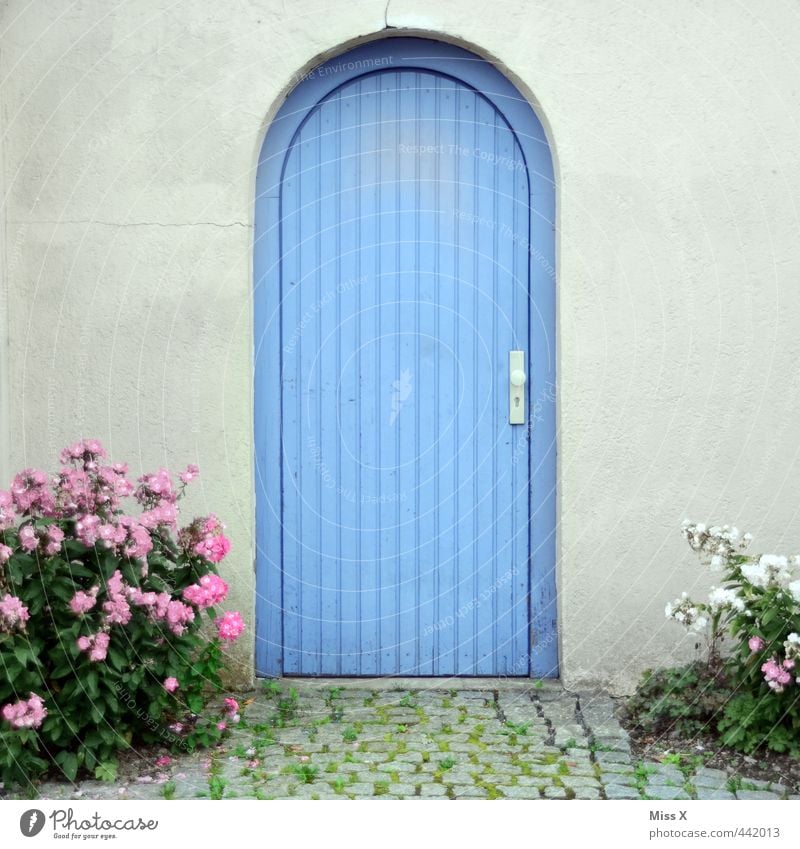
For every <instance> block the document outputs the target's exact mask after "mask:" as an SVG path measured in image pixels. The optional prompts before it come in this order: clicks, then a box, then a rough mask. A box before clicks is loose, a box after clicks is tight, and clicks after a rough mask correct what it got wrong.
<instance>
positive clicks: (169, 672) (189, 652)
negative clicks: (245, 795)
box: [0, 519, 222, 788]
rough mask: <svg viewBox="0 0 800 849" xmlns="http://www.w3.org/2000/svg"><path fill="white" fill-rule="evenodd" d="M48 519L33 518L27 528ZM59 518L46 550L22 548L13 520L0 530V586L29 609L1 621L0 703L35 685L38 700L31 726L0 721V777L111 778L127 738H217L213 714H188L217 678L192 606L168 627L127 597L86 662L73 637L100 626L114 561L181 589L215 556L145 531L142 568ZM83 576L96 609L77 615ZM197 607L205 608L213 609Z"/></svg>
mask: <svg viewBox="0 0 800 849" xmlns="http://www.w3.org/2000/svg"><path fill="white" fill-rule="evenodd" d="M52 523H53V520H49V519H36V520H34V521H33V524H34V526H35V527H37V528H38V527H40V526H41V527H45V526H47V525H48V524H52ZM58 524H59V525H60V526H62V528H63V530H64V533H65V537H66V539H65V542H64V545H63V547H62V551H61V553H60V554H58V555H56V556H49V557H47V556H44V555H43V554H41V553H38V552H37V553H34V554H26V553H24V552H23V551H22V550H21V549H20V547H19V545H18V539H17V533H16V531H15V530H14V529H11V530H5V531H3V532H0V543H5V544H7V545H9V546H10V547H12V548H13V549H14V550H15V553H14V554H13V556H11V558H10V559H9V560H8V562H7V563H5V564H4V565H3V566H2V567H0V597H2V596H3V594H4V593H5V592H8V593H11V594H13V595H14V596H16V597H17V598H19V599H20V600H21V601H22V603H23V604H24V605H25V606H26V607H27V608H28V611H29V619H28V621H27V622H26V623H25V628H24V630H22V629H18V630H11V631H2V630H0V668H2V669H3V675H2V676H0V705H4V704H7V703H14V702H16V701H17V700H18V699H26V698H27V697H28V696H29V694H31V693H36V694H39V695H41V696H42V697H43V698H44V700H45V706H46V709H47V711H48V715H47V717H46V719H45V720H44V722H43V723H42V725H41V727H40V728H38V729H36V730H33V729H14V728H12V727H11V726H10V725H9V724H8V723H6V722H2V721H0V781H2V782H5V783H6V785H21V786H24V787H28V788H30V786H31V785H32V784H33V782H35V781H36V779H37V778H38V777H39V776H40V775H41V774H42V773H43V772H45V771H46V770H48V769H50V770H51V771H53V772H54V773H55V774H56V775H60V776H62V777H64V778H67V779H68V780H70V781H74V780H75V779H76V778H77V777H78V776H79V774H85V773H87V772H88V773H90V774H93V775H95V776H96V777H98V778H99V779H101V780H112V776H113V774H114V771H115V770H116V762H117V755H118V753H119V752H120V751H123V750H125V749H129V748H131V747H132V746H136V745H138V744H154V743H159V744H162V745H167V746H170V747H173V748H178V749H180V748H184V749H185V748H189V749H193V748H195V747H196V746H198V745H210V744H213V743H215V742H217V741H218V740H219V739H220V737H221V735H222V732H221V731H219V730H217V728H216V722H210V721H209V722H207V721H205V720H203V719H201V718H199V717H197V716H194V717H192V716H191V715H192V714H194V715H197V714H200V713H201V711H202V710H203V708H204V706H205V704H206V699H207V695H208V691H209V689H210V690H219V689H220V687H221V682H220V677H219V671H220V668H221V666H222V655H221V652H220V647H219V643H218V642H217V641H216V640H214V641H212V642H207V639H206V638H205V637H203V636H202V635H201V634H200V627H201V623H202V616H201V615H196V616H195V619H194V621H193V622H190V623H188V625H187V627H186V630H185V631H184V633H183V634H181V635H176V634H174V633H172V631H170V630H169V628H168V627H167V623H166V621H165V620H163V619H161V620H158V621H156V620H155V619H154V618H153V617H152V616H150V615H148V613H147V611H146V609H145V608H144V607H141V606H135V605H131V614H132V615H131V619H130V621H129V622H128V623H127V624H125V625H113V626H111V629H110V645H109V648H108V653H107V656H106V658H105V659H104V660H102V661H100V662H95V661H92V660H91V659H90V658H89V656H88V652H86V651H81V650H80V649H79V647H78V644H77V641H78V638H79V637H82V636H89V635H92V634H95V633H97V632H99V631H101V630H102V628H103V625H102V619H101V617H102V611H101V604H100V601H102V599H103V597H104V596H103V591H104V589H105V584H106V581H107V580H108V579H109V578H110V577H111V576H112V575H113V574H114V573H115V572H116V571H117V570H119V572H120V573H121V575H122V578H123V580H124V581H125V583H126V584H127V585H128V586H131V587H137V588H139V589H140V590H141V591H142V592H153V593H162V592H167V593H169V594H170V596H171V597H173V598H179V597H180V593H181V591H182V590H183V588H184V587H186V586H188V585H189V584H192V583H194V582H196V581H197V580H198V579H199V578H200V577H201V576H202V575H204V574H207V573H208V572H212V571H215V569H214V567H213V566H212V565H211V564H210V563H208V562H207V561H205V560H203V559H202V558H200V557H197V556H190V555H187V554H186V553H185V552H183V551H182V550H179V548H178V547H177V546H176V544H175V542H174V541H173V540H172V539H171V538H170V537H169V536H168V535H165V534H161V533H160V532H159V531H152V532H151V538H152V540H153V550H152V551H151V552H150V553H149V554H148V555H147V568H146V569H143V568H142V564H141V562H138V561H134V560H131V559H128V558H125V557H122V556H118V555H116V554H114V552H113V551H110V550H105V549H103V548H101V547H100V546H97V547H92V548H89V547H86V546H84V545H82V544H81V543H80V542H78V541H77V540H75V539H74V538H71V536H72V533H73V532H72V528H71V526H72V525H73V524H74V523H73V522H72V521H69V520H63V521H62V520H59V523H58ZM93 586H99V587H100V588H101V595H100V601H98V604H97V606H96V608H95V609H94V610H93V611H91V612H90V613H87V614H84V615H82V616H77V615H75V614H74V613H73V612H72V611H71V610H70V608H69V601H70V599H71V598H72V597H73V596H74V595H75V593H76V592H77V591H79V590H83V591H85V592H88V591H89V590H90V588H91V587H93ZM206 612H207V614H208V615H209V616H210V617H212V618H213V615H214V614H213V609H212V608H209V610H208V611H206ZM171 677H174V678H176V679H178V681H179V682H180V689H179V690H178V691H177V692H176V693H175V694H170V693H168V692H167V690H166V689H165V688H164V680H165V679H166V678H171ZM179 720H180V721H181V724H182V726H183V730H182V731H181V733H175V732H174V731H172V730H170V728H169V726H170V725H171V724H172V723H174V722H176V721H179Z"/></svg>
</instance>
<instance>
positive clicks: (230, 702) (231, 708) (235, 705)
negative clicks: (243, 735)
mask: <svg viewBox="0 0 800 849" xmlns="http://www.w3.org/2000/svg"><path fill="white" fill-rule="evenodd" d="M225 710H226V711H228V713H239V702H237V701H236V699H225Z"/></svg>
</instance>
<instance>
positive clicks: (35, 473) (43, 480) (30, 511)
mask: <svg viewBox="0 0 800 849" xmlns="http://www.w3.org/2000/svg"><path fill="white" fill-rule="evenodd" d="M11 498H12V499H13V502H14V506H15V507H16V509H17V512H19V513H22V514H23V515H26V514H27V515H31V516H36V515H38V516H51V515H52V514H53V512H54V511H55V501H54V499H53V496H52V495H51V493H50V490H49V488H48V481H47V475H46V474H45V473H44V472H41V471H39V470H38V469H23V470H22V471H21V472H20V473H19V474H18V475H15V477H14V480H13V481H12V482H11Z"/></svg>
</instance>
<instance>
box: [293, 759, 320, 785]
mask: <svg viewBox="0 0 800 849" xmlns="http://www.w3.org/2000/svg"><path fill="white" fill-rule="evenodd" d="M292 772H293V773H294V774H295V775H296V776H297V777H298V778H299V779H300V780H301V781H302V782H303V783H304V784H313V782H314V780H315V779H316V777H317V774H318V773H319V767H318V766H314V765H313V764H294V765H293V766H292Z"/></svg>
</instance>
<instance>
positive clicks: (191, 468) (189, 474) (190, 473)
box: [180, 463, 200, 483]
mask: <svg viewBox="0 0 800 849" xmlns="http://www.w3.org/2000/svg"><path fill="white" fill-rule="evenodd" d="M199 474H200V469H199V467H197V466H195V465H194V463H189V465H188V466H187V467H186V471H185V472H182V473H181V475H180V479H181V482H182V483H191V482H192V481H193V480H194V479H195V478H196V477H197V476H198V475H199Z"/></svg>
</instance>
